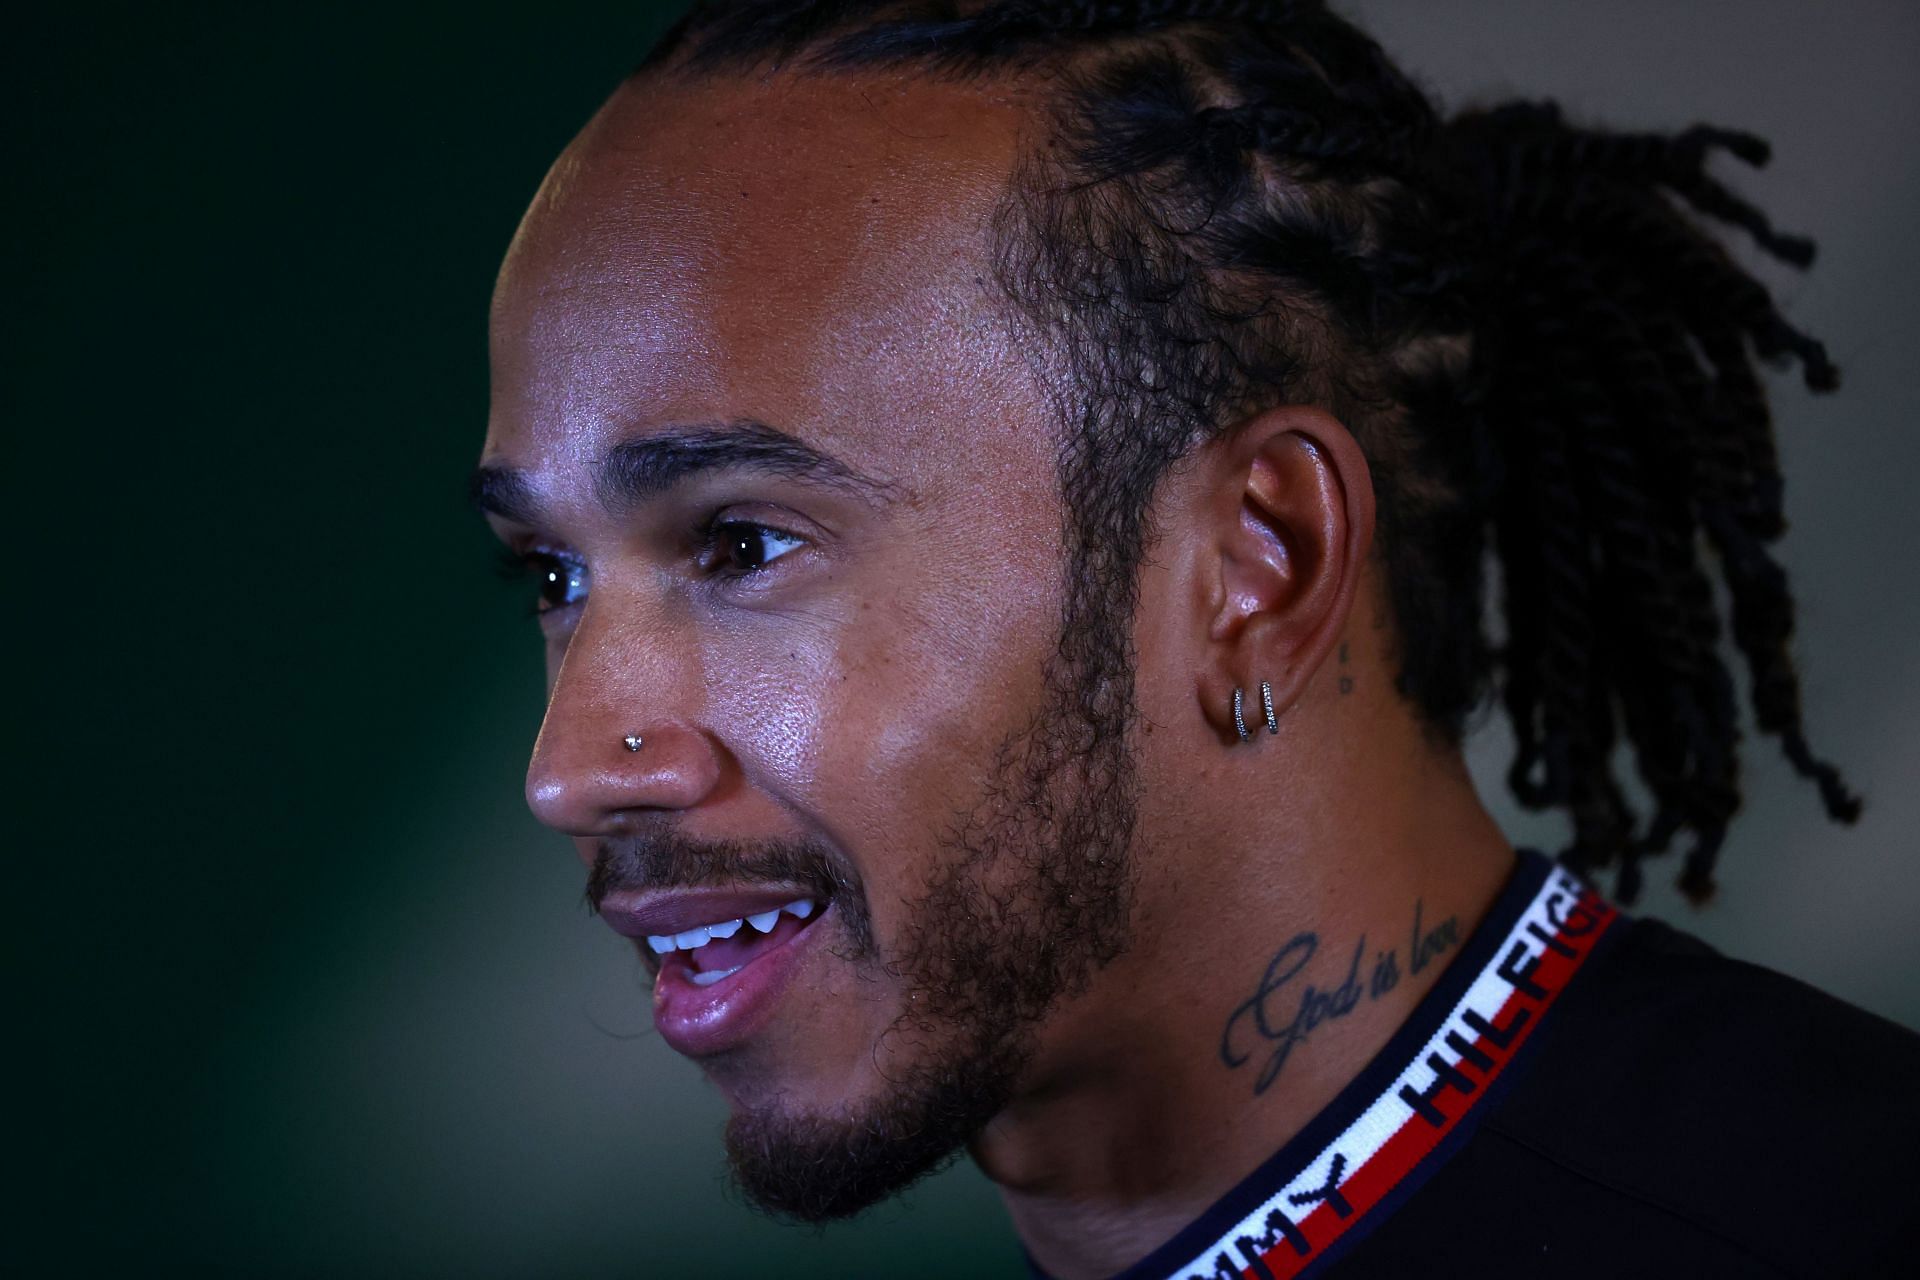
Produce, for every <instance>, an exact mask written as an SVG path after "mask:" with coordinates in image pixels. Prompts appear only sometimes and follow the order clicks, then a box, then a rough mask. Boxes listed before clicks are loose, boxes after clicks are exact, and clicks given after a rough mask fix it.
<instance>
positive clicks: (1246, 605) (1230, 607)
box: [1197, 405, 1373, 743]
mask: <svg viewBox="0 0 1920 1280" xmlns="http://www.w3.org/2000/svg"><path fill="white" fill-rule="evenodd" d="M1217 446H1218V448H1219V449H1220V452H1219V454H1218V455H1217V459H1216V461H1215V462H1214V463H1213V468H1214V470H1213V474H1211V475H1210V476H1209V477H1208V480H1209V482H1210V483H1209V488H1210V490H1211V492H1212V494H1213V495H1214V497H1213V499H1212V501H1211V502H1210V506H1209V519H1210V520H1211V527H1212V529H1213V531H1214V534H1213V538H1212V543H1213V547H1212V550H1213V555H1212V556H1211V557H1209V559H1210V561H1211V563H1210V565H1209V568H1210V569H1211V570H1212V571H1211V572H1209V573H1207V574H1204V575H1202V581H1203V583H1204V586H1205V590H1206V593H1207V598H1206V599H1205V600H1204V602H1203V603H1204V606H1205V608H1206V611H1207V617H1208V623H1207V642H1208V643H1207V653H1208V658H1207V661H1206V663H1205V664H1204V668H1203V670H1202V671H1201V672H1200V679H1199V682H1198V683H1199V688H1198V690H1197V692H1198V694H1199V697H1200V701H1201V707H1202V712H1203V714H1204V715H1205V716H1206V717H1207V719H1208V720H1209V721H1210V722H1211V723H1212V724H1213V725H1214V726H1215V728H1216V729H1217V730H1218V731H1219V733H1220V734H1221V738H1222V741H1224V742H1227V743H1237V742H1239V740H1240V739H1239V734H1238V732H1237V731H1236V730H1235V728H1234V723H1233V691H1234V689H1235V688H1239V689H1241V690H1242V691H1243V692H1244V694H1245V698H1246V704H1245V719H1246V724H1247V731H1248V732H1249V733H1256V732H1264V730H1265V718H1264V715H1263V712H1262V708H1261V701H1260V682H1261V681H1263V680H1264V681H1266V682H1267V683H1268V684H1270V685H1271V686H1272V688H1273V703H1274V712H1275V715H1276V716H1282V715H1284V713H1285V710H1286V708H1287V707H1289V706H1291V705H1293V704H1294V703H1295V702H1297V701H1298V700H1299V698H1300V696H1301V694H1302V692H1303V691H1304V690H1305V689H1306V687H1307V685H1308V683H1309V682H1310V681H1311V679H1312V678H1313V675H1314V673H1315V672H1316V671H1318V670H1319V668H1320V664H1321V663H1322V661H1324V660H1325V658H1326V656H1327V654H1328V652H1329V651H1330V650H1332V648H1333V647H1334V645H1335V644H1336V643H1337V642H1338V640H1339V638H1340V635H1341V633H1342V632H1343V631H1344V630H1345V628H1346V624H1347V616H1348V614H1349V612H1350V611H1351V609H1352V607H1353V598H1354V595H1355V593H1356V591H1357V589H1358V584H1359V580H1360V575H1361V569H1362V566H1364V565H1365V563H1366V559H1367V554H1368V552H1369V550H1370V549H1371V547H1372V545H1373V477H1372V474H1371V473H1370V472H1369V471H1368V469H1367V460H1366V455H1365V454H1363V453H1362V452H1361V451H1360V445H1359V443H1358V442H1357V441H1355V440H1354V438H1353V436H1352V434H1351V433H1350V432H1348V430H1347V429H1346V427H1345V426H1344V425H1342V424H1341V423H1340V421H1339V420H1338V419H1336V418H1334V417H1333V416H1332V415H1331V414H1328V413H1327V412H1326V411H1325V410H1322V409H1318V408H1314V407H1312V406H1307V405H1286V406H1282V407H1280V408H1277V409H1270V410H1267V411H1266V412H1264V413H1261V414H1258V415H1256V416H1255V417H1252V418H1249V419H1248V420H1247V421H1246V422H1244V423H1242V424H1241V425H1240V426H1238V427H1236V428H1234V429H1233V430H1232V431H1231V432H1229V433H1228V434H1227V436H1225V437H1223V438H1222V439H1221V440H1220V441H1218V442H1217Z"/></svg>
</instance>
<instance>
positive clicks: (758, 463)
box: [467, 419, 894, 525]
mask: <svg viewBox="0 0 1920 1280" xmlns="http://www.w3.org/2000/svg"><path fill="white" fill-rule="evenodd" d="M593 469H594V471H595V473H596V474H595V477H594V493H595V496H597V497H598V498H599V500H600V504H601V505H602V506H603V507H605V508H606V509H607V510H608V511H611V512H615V513H625V512H628V511H631V510H632V509H633V508H635V507H637V506H640V505H642V504H644V503H646V502H648V501H650V500H653V499H657V498H659V497H660V496H661V495H663V494H665V493H668V492H670V491H671V490H673V489H674V488H676V487H678V486H679V485H682V484H684V483H686V482H687V481H688V480H690V479H692V478H693V477H695V476H699V475H707V474H711V473H713V472H718V471H737V470H753V471H761V472H766V473H769V474H772V475H778V476H784V477H787V478H790V479H794V480H800V481H803V482H805V483H808V484H815V485H820V486H822V487H825V488H831V489H838V490H841V491H843V492H847V493H850V494H852V495H853V496H855V497H857V498H860V499H862V500H864V501H867V502H870V503H875V504H879V503H883V502H886V501H888V500H890V499H891V498H892V497H893V496H894V486H893V485H891V484H889V483H887V482H886V481H884V480H878V479H875V478H874V477H872V476H869V475H865V474H863V473H862V472H860V471H857V470H855V469H854V468H853V467H851V466H849V465H848V464H847V463H845V462H843V461H841V460H840V459H838V458H836V457H834V456H833V455H832V454H829V453H824V452H822V451H821V450H819V449H816V448H814V447H813V446H812V445H810V444H808V443H807V442H806V441H804V440H801V439H800V438H798V437H797V436H792V435H789V434H787V433H786V432H784V431H782V430H780V429H779V428H777V427H770V426H768V425H767V424H766V423H764V422H754V421H752V420H745V419H743V420H737V421H733V422H726V423H695V424H688V425H682V426H675V427H671V428H668V429H667V430H665V431H661V432H656V433H654V434H651V435H648V436H645V437H643V438H641V439H638V440H623V441H621V442H620V443H619V444H616V445H614V446H613V447H612V448H611V449H609V450H607V452H606V455H605V456H604V457H603V458H601V459H600V461H599V462H597V463H595V464H593ZM467 492H468V496H469V498H470V499H471V501H472V503H473V505H474V507H476V508H477V509H478V510H480V511H481V512H484V513H490V514H492V515H496V516H500V517H502V518H504V519H507V520H512V521H515V522H517V523H520V524H526V525H536V524H539V523H541V519H540V516H541V511H540V501H539V498H538V497H537V496H536V495H535V493H534V490H533V484H532V482H531V481H529V480H528V479H527V476H526V473H525V472H522V471H517V470H515V469H513V468H512V467H502V466H490V465H485V464H483V465H481V466H479V467H476V468H475V469H474V472H473V475H472V476H471V477H470V478H469V480H468V485H467Z"/></svg>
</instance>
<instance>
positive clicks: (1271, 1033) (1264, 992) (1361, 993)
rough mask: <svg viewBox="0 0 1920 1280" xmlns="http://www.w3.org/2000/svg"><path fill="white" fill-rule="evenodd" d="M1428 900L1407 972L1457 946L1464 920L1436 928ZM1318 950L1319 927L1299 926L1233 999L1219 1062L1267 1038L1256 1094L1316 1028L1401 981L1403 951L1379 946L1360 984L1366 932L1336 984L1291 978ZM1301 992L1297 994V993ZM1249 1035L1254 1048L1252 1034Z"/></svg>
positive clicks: (1418, 910)
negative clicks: (1429, 920)
mask: <svg viewBox="0 0 1920 1280" xmlns="http://www.w3.org/2000/svg"><path fill="white" fill-rule="evenodd" d="M1424 909H1425V908H1424V904H1423V903H1421V902H1419V901H1416V902H1415V903H1414V904H1413V931H1412V937H1411V944H1412V945H1411V948H1410V950H1409V952H1408V955H1407V963H1406V972H1408V973H1419V972H1420V971H1421V970H1422V969H1425V968H1426V967H1427V966H1428V965H1429V964H1431V963H1432V962H1433V961H1434V959H1435V958H1436V957H1437V956H1439V955H1440V954H1441V953H1443V952H1445V951H1448V950H1451V949H1452V948H1453V947H1455V946H1457V945H1459V935H1460V924H1459V920H1458V918H1457V917H1454V916H1448V917H1447V918H1446V919H1445V920H1443V921H1441V922H1440V923H1439V924H1437V925H1434V926H1433V927H1431V928H1427V927H1425V926H1424V923H1423V920H1422V914H1423V911H1424ZM1319 950H1320V935H1319V934H1317V933H1297V934H1295V935H1294V936H1293V937H1291V938H1289V939H1288V940H1287V942H1286V945H1285V946H1283V947H1281V948H1280V949H1279V950H1278V951H1276V952H1274V953H1273V958H1272V959H1271V960H1269V961H1267V967H1266V970H1265V972H1263V973H1262V974H1261V975H1260V983H1259V985H1258V986H1257V987H1255V988H1254V992H1253V994H1252V995H1250V996H1248V997H1247V998H1246V999H1245V1000H1242V1001H1241V1002H1240V1003H1239V1004H1237V1005H1235V1006H1234V1009H1233V1012H1232V1013H1230V1014H1228V1015H1227V1025H1226V1027H1225V1028H1224V1029H1223V1030H1222V1031H1221V1033H1220V1061H1222V1062H1223V1063H1225V1064H1226V1065H1227V1066H1228V1067H1229V1068H1233V1069H1238V1068H1240V1067H1243V1066H1245V1065H1247V1063H1249V1062H1251V1061H1252V1060H1253V1058H1254V1053H1255V1050H1256V1049H1257V1048H1258V1047H1259V1046H1261V1045H1262V1044H1263V1043H1264V1044H1270V1045H1271V1046H1272V1047H1271V1048H1270V1049H1269V1050H1268V1051H1267V1058H1266V1061H1265V1062H1263V1063H1261V1064H1260V1070H1259V1071H1258V1072H1257V1073H1256V1074H1255V1076H1254V1080H1253V1092H1254V1094H1255V1095H1256V1096H1257V1095H1259V1094H1262V1093H1265V1092H1266V1091H1267V1088H1268V1087H1269V1086H1270V1085H1272V1084H1273V1082H1274V1081H1275V1080H1277V1079H1279V1077H1280V1072H1281V1071H1282V1070H1284V1069H1285V1067H1286V1065H1287V1061H1288V1059H1290V1058H1291V1057H1292V1056H1293V1051H1294V1050H1295V1049H1297V1048H1299V1047H1300V1046H1301V1045H1303V1044H1305V1043H1306V1040H1307V1037H1308V1036H1310V1035H1312V1034H1313V1031H1314V1029H1315V1028H1316V1027H1319V1026H1322V1025H1324V1024H1325V1023H1328V1022H1332V1021H1335V1020H1337V1019H1339V1018H1344V1017H1346V1016H1347V1015H1348V1014H1350V1013H1352V1012H1353V1011H1354V1009H1356V1008H1357V1007H1359V1005H1360V1002H1361V1001H1362V1000H1368V1001H1372V1000H1378V999H1380V998H1381V997H1382V996H1384V995H1386V994H1387V993H1388V992H1390V991H1392V990H1393V989H1394V988H1395V987H1397V986H1399V985H1400V976H1401V966H1400V954H1399V952H1398V950H1389V951H1380V952H1376V953H1375V955H1374V959H1373V964H1372V966H1371V975H1370V976H1369V977H1368V978H1367V980H1366V981H1365V982H1364V983H1363V982H1362V981H1361V978H1360V959H1361V957H1362V956H1364V955H1366V953H1367V938H1366V935H1365V934H1362V935H1360V940H1359V941H1358V942H1356V943H1355V944H1354V946H1353V955H1352V957H1351V958H1350V959H1349V960H1348V961H1347V971H1346V975H1345V976H1344V977H1343V978H1342V979H1341V980H1340V982H1339V983H1338V985H1336V986H1332V987H1324V988H1323V987H1319V986H1316V985H1314V984H1313V983H1311V982H1304V983H1302V984H1300V985H1299V986H1297V987H1296V986H1295V985H1294V979H1295V978H1298V977H1299V976H1300V974H1301V971H1302V970H1304V969H1305V968H1306V967H1307V966H1308V965H1309V964H1311V963H1312V961H1313V958H1314V956H1315V955H1316V954H1318V952H1319ZM1295 991H1297V992H1298V994H1297V995H1294V994H1292V993H1293V992H1295ZM1249 1039H1251V1041H1252V1044H1251V1047H1249V1046H1248V1041H1249Z"/></svg>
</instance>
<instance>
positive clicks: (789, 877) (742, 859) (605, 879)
mask: <svg viewBox="0 0 1920 1280" xmlns="http://www.w3.org/2000/svg"><path fill="white" fill-rule="evenodd" d="M755 882H773V883H776V884H794V885H799V886H800V887H801V888H803V889H805V890H806V891H807V893H808V896H810V897H812V898H814V899H815V900H817V901H820V902H824V903H831V904H833V905H835V906H837V907H839V908H840V915H841V919H842V920H843V921H844V922H845V923H846V926H847V927H848V928H849V929H850V930H851V931H852V932H853V935H854V938H855V941H856V943H858V944H860V945H863V946H865V945H871V942H872V931H871V923H870V921H869V917H868V913H867V902H866V889H865V886H864V885H863V884H862V882H861V879H860V873H859V872H858V871H856V870H854V869H853V868H852V867H851V866H849V865H847V863H846V861H845V860H844V859H843V858H841V857H840V856H839V853H838V851H836V850H835V849H834V848H833V847H832V846H831V845H828V844H826V843H825V842H823V841H819V840H813V839H808V838H805V837H793V838H783V839H774V840H697V839H693V838H691V837H688V836H685V835H682V834H680V833H678V832H674V831H660V832H656V833H654V834H651V835H647V836H642V837H637V838H633V839H625V840H603V841H601V842H600V845H599V847H598V848H597V849H596V850H595V851H594V855H593V866H592V868H591V869H590V870H589V871H588V872H587V888H586V901H587V906H588V908H589V909H590V910H592V911H594V912H595V913H598V912H599V910H600V904H601V903H602V902H604V901H605V900H606V899H607V898H609V897H611V896H612V895H613V894H616V893H621V892H628V893H644V892H647V891H649V890H654V889H694V888H709V887H712V886H715V885H727V884H752V883H755Z"/></svg>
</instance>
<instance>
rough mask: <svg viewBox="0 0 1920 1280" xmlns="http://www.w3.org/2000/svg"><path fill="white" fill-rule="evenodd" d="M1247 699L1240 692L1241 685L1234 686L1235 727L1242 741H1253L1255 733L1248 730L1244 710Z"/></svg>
mask: <svg viewBox="0 0 1920 1280" xmlns="http://www.w3.org/2000/svg"><path fill="white" fill-rule="evenodd" d="M1245 701H1246V699H1245V698H1244V697H1243V696H1242V695H1241V693H1240V686H1239V685H1235V686H1234V687H1233V728H1234V732H1236V733H1238V734H1239V735H1240V741H1242V742H1251V741H1253V735H1252V734H1250V733H1248V732H1247V718H1246V716H1244V715H1243V714H1241V712H1242V708H1243V706H1244V704H1245Z"/></svg>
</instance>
